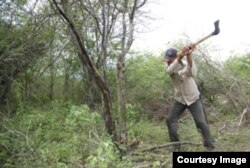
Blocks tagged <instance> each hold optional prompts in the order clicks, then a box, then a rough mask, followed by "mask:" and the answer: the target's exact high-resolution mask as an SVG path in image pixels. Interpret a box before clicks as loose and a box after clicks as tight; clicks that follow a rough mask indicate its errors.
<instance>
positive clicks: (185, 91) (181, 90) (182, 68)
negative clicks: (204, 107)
mask: <svg viewBox="0 0 250 168" xmlns="http://www.w3.org/2000/svg"><path fill="white" fill-rule="evenodd" d="M182 63H183V64H181V63H179V62H178V60H177V59H175V61H174V62H173V63H172V64H170V65H169V66H167V67H166V69H167V73H168V74H169V75H170V77H171V79H172V83H173V85H174V89H175V99H176V101H178V102H180V103H182V104H186V105H191V104H192V103H194V102H195V101H196V100H198V99H199V96H200V92H199V90H198V87H197V85H196V83H195V81H194V79H193V77H195V76H196V75H197V68H196V65H195V63H194V62H193V65H192V68H191V67H190V66H188V64H187V61H185V60H182Z"/></svg>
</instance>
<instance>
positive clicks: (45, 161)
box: [0, 0, 250, 168]
mask: <svg viewBox="0 0 250 168" xmlns="http://www.w3.org/2000/svg"><path fill="white" fill-rule="evenodd" d="M68 2H69V1H55V0H50V1H46V2H40V1H37V3H35V2H31V1H27V0H16V1H3V2H1V3H0V4H1V5H0V36H1V39H0V167H1V168H2V167H3V168H34V167H35V168H82V167H87V168H116V167H117V168H130V167H131V168H132V167H134V168H138V167H142V166H143V167H154V168H158V167H166V166H167V167H170V166H171V152H170V150H169V148H170V146H171V144H170V143H169V138H168V133H167V127H166V123H165V120H166V116H167V113H168V110H169V108H170V106H171V103H172V100H173V86H172V85H171V84H170V80H169V77H168V75H167V74H166V72H165V67H164V66H165V65H164V63H163V62H162V61H161V58H162V53H158V54H155V53H143V52H140V53H139V52H137V51H132V50H130V47H131V45H132V42H133V39H134V37H133V33H134V32H133V31H134V30H135V27H134V26H136V23H138V19H139V18H137V17H139V16H143V13H140V10H139V8H138V7H136V6H134V5H138V4H134V3H135V2H137V1H132V0H128V1H124V3H122V1H112V3H110V2H111V1H106V0H102V1H99V0H97V1H75V2H74V3H68ZM80 2H81V3H80ZM108 2H109V3H108ZM56 3H60V4H59V6H60V8H56V7H57V6H56ZM145 3H146V1H145ZM143 6H144V3H142V4H139V7H140V8H141V7H143ZM61 8H62V9H63V11H64V12H65V13H64V14H65V15H66V16H68V18H69V19H70V20H68V21H72V22H71V24H69V23H68V21H67V20H62V18H63V16H62V15H59V14H60V13H59V10H60V9H61ZM107 9H108V10H107ZM111 11H112V12H111ZM72 25H73V26H75V29H72V27H70V26H72ZM70 28H71V29H70ZM72 30H75V31H76V32H75V33H76V34H72ZM77 35H78V36H77ZM76 37H79V38H80V39H79V38H76ZM180 38H181V37H180ZM182 44H183V41H180V42H178V43H177V44H175V45H176V46H179V45H182ZM79 48H81V50H79ZM205 51H206V50H205V49H204V50H203V48H199V50H197V51H195V53H194V58H195V61H196V62H197V66H198V69H199V72H198V77H197V78H196V80H197V81H198V84H199V86H200V88H201V91H202V93H203V97H204V103H205V108H206V113H207V115H208V120H209V123H210V127H211V130H212V133H213V135H214V137H215V139H216V145H217V146H218V150H221V151H246V150H249V148H250V143H249V138H250V131H249V129H247V126H248V125H249V121H250V114H249V111H250V109H249V108H250V107H249V102H250V100H249V93H250V85H249V82H250V77H249V72H250V68H249V67H250V61H249V53H246V54H243V55H237V56H234V57H232V58H230V59H228V60H226V61H225V62H224V63H223V64H219V63H216V62H213V61H212V60H210V59H209V56H208V55H209V53H207V54H206V53H205ZM123 122H124V123H123ZM179 127H180V129H179V133H180V137H181V140H182V142H183V144H181V150H183V151H204V150H205V149H204V147H203V146H202V140H201V136H200V135H199V132H198V131H197V130H196V128H195V125H194V122H193V121H192V117H191V116H190V114H189V113H185V114H184V115H183V116H182V118H181V120H180V125H179Z"/></svg>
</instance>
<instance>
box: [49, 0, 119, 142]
mask: <svg viewBox="0 0 250 168" xmlns="http://www.w3.org/2000/svg"><path fill="white" fill-rule="evenodd" d="M53 3H54V5H55V7H56V9H57V10H58V12H59V13H60V14H61V16H62V17H63V18H64V19H65V20H66V22H67V23H68V25H69V28H70V30H71V31H72V34H73V37H74V38H73V41H74V45H75V48H76V49H77V50H78V51H79V52H78V57H79V58H80V60H81V62H82V64H83V65H84V66H86V68H87V70H88V73H89V75H91V76H93V78H94V81H95V83H96V85H97V86H98V88H99V89H100V91H101V93H102V98H103V119H104V122H105V128H106V130H107V132H108V134H110V135H111V137H112V140H113V141H117V136H116V132H115V123H114V121H113V119H112V115H111V110H112V108H111V99H110V91H109V88H108V86H107V85H106V83H105V82H104V80H103V79H102V77H101V76H100V73H99V72H98V70H97V69H96V67H95V65H94V64H93V62H92V60H91V59H90V56H89V55H88V53H87V51H86V49H85V46H84V44H83V42H82V41H83V40H84V39H82V38H81V37H80V33H79V32H78V30H77V29H76V27H75V24H74V23H73V21H72V20H71V19H70V17H68V14H67V5H65V3H66V1H65V2H64V4H63V6H64V7H66V8H65V9H64V11H66V12H63V11H62V10H61V8H60V7H59V6H58V4H57V2H56V0H53Z"/></svg>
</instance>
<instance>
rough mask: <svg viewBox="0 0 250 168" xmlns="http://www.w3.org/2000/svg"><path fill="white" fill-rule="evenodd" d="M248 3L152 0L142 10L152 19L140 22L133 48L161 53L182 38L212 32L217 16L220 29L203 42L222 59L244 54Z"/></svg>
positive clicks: (248, 42)
mask: <svg viewBox="0 0 250 168" xmlns="http://www.w3.org/2000/svg"><path fill="white" fill-rule="evenodd" d="M249 7H250V0H151V2H149V3H148V5H147V6H146V7H145V9H144V10H145V11H148V12H150V14H149V15H150V17H152V18H153V19H146V20H145V21H146V23H143V25H140V26H143V27H144V28H143V33H142V32H140V33H137V34H136V38H135V42H134V45H133V48H136V49H137V50H140V51H150V52H154V53H157V52H158V53H161V52H164V51H165V50H166V49H167V48H168V47H170V46H169V45H170V44H171V43H172V42H173V41H179V40H181V39H182V38H183V39H187V37H188V39H189V40H191V42H196V41H197V40H199V39H201V38H202V37H204V36H206V35H208V34H210V33H211V32H213V30H214V24H213V23H214V22H215V21H216V20H220V30H221V31H220V33H219V34H218V35H216V36H213V37H211V38H209V39H208V40H206V41H205V42H204V43H205V45H206V44H208V45H212V46H214V48H215V49H216V51H211V52H212V53H213V55H214V57H217V58H220V59H221V60H225V59H227V58H228V57H229V56H230V55H233V54H244V53H246V52H249V51H250V10H249ZM184 34H185V36H184ZM211 48H213V47H211ZM214 48H213V49H214Z"/></svg>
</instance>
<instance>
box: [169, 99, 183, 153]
mask: <svg viewBox="0 0 250 168" xmlns="http://www.w3.org/2000/svg"><path fill="white" fill-rule="evenodd" d="M186 107H187V106H186V105H184V104H181V103H179V102H177V101H175V102H174V104H173V106H172V108H171V110H170V111H169V113H168V117H167V120H166V122H167V126H168V134H169V138H170V141H171V142H178V141H179V135H178V133H177V131H178V120H179V118H180V116H181V114H182V113H183V112H184V110H185V109H186ZM175 147H176V148H178V147H179V145H176V146H175Z"/></svg>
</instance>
